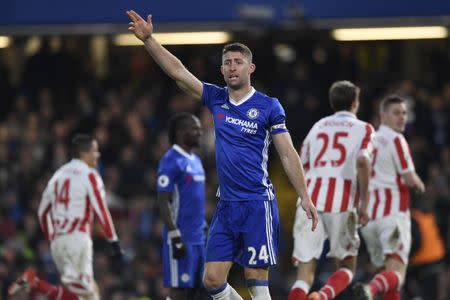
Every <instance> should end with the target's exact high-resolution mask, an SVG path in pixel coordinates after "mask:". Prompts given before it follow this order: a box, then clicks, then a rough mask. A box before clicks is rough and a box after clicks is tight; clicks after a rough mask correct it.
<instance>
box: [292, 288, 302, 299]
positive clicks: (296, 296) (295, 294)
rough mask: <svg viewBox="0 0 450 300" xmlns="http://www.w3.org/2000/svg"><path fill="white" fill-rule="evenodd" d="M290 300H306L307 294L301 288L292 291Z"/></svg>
mask: <svg viewBox="0 0 450 300" xmlns="http://www.w3.org/2000/svg"><path fill="white" fill-rule="evenodd" d="M288 300H306V292H305V291H304V290H302V289H300V288H295V289H292V290H291V291H290V292H289V296H288Z"/></svg>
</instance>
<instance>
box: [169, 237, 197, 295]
mask: <svg viewBox="0 0 450 300" xmlns="http://www.w3.org/2000/svg"><path fill="white" fill-rule="evenodd" d="M185 247H186V254H185V256H184V257H182V258H179V259H175V258H174V257H173V253H172V247H170V245H168V244H167V243H164V244H163V273H164V286H165V287H169V288H194V287H196V286H200V285H201V276H202V275H201V274H202V273H203V264H204V250H203V249H204V245H192V244H189V243H186V244H185Z"/></svg>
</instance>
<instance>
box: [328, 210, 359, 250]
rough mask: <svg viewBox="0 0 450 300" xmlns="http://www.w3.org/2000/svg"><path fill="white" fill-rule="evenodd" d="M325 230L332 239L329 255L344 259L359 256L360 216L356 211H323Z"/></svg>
mask: <svg viewBox="0 0 450 300" xmlns="http://www.w3.org/2000/svg"><path fill="white" fill-rule="evenodd" d="M322 220H323V224H324V227H325V232H326V234H327V236H328V238H329V240H330V251H329V252H328V257H334V258H337V259H343V258H345V257H348V256H357V255H358V249H359V246H360V243H361V241H360V239H359V235H358V227H357V224H358V217H357V215H356V212H355V211H347V212H342V213H323V215H322Z"/></svg>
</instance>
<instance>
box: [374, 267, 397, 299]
mask: <svg viewBox="0 0 450 300" xmlns="http://www.w3.org/2000/svg"><path fill="white" fill-rule="evenodd" d="M399 281H400V280H399V277H398V276H397V274H396V273H395V272H393V271H383V272H380V273H378V274H377V275H375V277H374V278H373V279H372V280H371V281H370V282H369V285H370V289H371V290H372V295H376V294H378V293H385V292H388V291H394V290H396V289H397V286H398V284H399V283H400V282H399Z"/></svg>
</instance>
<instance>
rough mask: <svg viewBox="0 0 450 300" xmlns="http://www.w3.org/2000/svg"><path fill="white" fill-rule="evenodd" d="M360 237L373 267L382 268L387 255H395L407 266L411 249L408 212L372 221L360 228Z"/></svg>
mask: <svg viewBox="0 0 450 300" xmlns="http://www.w3.org/2000/svg"><path fill="white" fill-rule="evenodd" d="M361 235H362V236H363V238H364V241H365V242H366V246H367V250H368V252H369V254H370V260H371V261H372V263H373V265H374V266H376V267H382V266H383V265H384V261H385V258H386V255H388V254H396V255H398V256H399V257H400V258H401V259H402V261H403V263H404V264H405V265H407V264H408V257H409V251H410V249H411V216H410V214H409V212H408V213H398V214H395V215H390V216H387V217H383V218H379V219H375V220H372V221H370V222H369V223H368V224H367V225H366V226H364V227H363V228H361Z"/></svg>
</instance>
